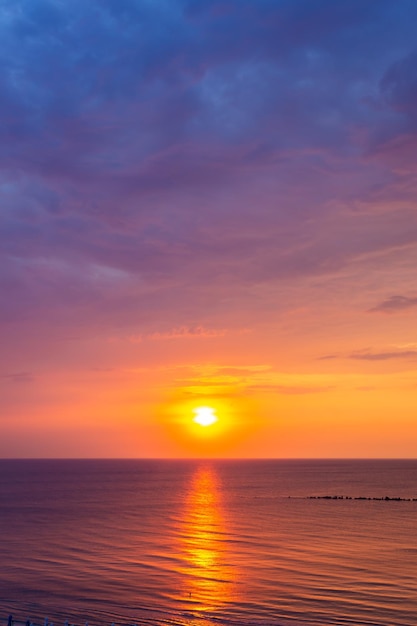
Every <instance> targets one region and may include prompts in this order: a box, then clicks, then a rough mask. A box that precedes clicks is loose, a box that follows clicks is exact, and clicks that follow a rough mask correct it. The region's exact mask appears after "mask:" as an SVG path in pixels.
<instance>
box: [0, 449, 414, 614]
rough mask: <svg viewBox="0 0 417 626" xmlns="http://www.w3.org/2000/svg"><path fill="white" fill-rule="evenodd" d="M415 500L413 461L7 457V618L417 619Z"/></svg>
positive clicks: (3, 589) (3, 593)
mask: <svg viewBox="0 0 417 626" xmlns="http://www.w3.org/2000/svg"><path fill="white" fill-rule="evenodd" d="M311 496H346V497H351V498H352V499H337V500H336V499H333V498H332V499H324V498H323V499H322V498H316V499H311ZM385 497H389V498H401V499H400V500H392V499H390V500H385V499H382V500H381V499H377V498H385ZM358 498H371V499H358ZM409 498H411V500H409ZM413 498H417V461H393V460H391V461H375V460H372V461H311V460H308V461H294V460H291V461H167V460H164V461H157V460H107V461H97V460H91V461H87V460H77V461H52V460H50V461H46V460H42V461H41V460H36V461H35V460H30V461H22V460H15V461H13V460H1V461H0V623H1V624H2V623H5V622H6V619H7V616H8V614H9V613H11V614H13V616H14V618H15V619H16V620H17V621H25V620H26V619H27V618H29V619H31V620H32V621H33V622H34V623H35V624H43V621H44V618H45V617H48V618H49V620H50V621H52V622H53V623H54V624H55V625H58V624H63V623H64V621H65V620H69V622H70V623H71V624H82V625H83V624H84V623H85V622H88V623H89V624H90V625H103V626H104V625H107V624H108V625H110V624H112V623H115V624H121V625H125V624H137V625H141V624H143V625H150V624H155V625H171V626H186V625H189V626H214V625H216V626H221V625H225V626H238V625H242V626H245V625H247V626H267V625H270V626H279V625H283V626H288V625H289V624H291V625H294V626H297V625H300V626H313V625H314V626H327V625H336V624H337V625H344V626H345V625H355V626H360V625H367V626H370V625H373V626H415V625H416V624H417V500H413Z"/></svg>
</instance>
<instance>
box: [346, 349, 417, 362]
mask: <svg viewBox="0 0 417 626" xmlns="http://www.w3.org/2000/svg"><path fill="white" fill-rule="evenodd" d="M348 358H349V359H354V360H358V361H390V360H398V359H416V358H417V350H402V351H397V352H353V353H352V354H350V355H349V357H348Z"/></svg>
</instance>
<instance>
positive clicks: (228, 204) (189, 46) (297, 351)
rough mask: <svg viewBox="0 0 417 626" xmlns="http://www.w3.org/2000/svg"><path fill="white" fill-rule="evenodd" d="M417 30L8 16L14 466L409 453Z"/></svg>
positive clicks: (2, 99)
mask: <svg viewBox="0 0 417 626" xmlns="http://www.w3.org/2000/svg"><path fill="white" fill-rule="evenodd" d="M416 24H417V2H416V1H415V0H395V1H394V0H378V1H376V0H346V1H344V2H339V1H335V0H223V1H216V0H88V1H86V0H71V1H68V0H36V2H35V1H33V0H1V1H0V29H1V31H0V41H1V48H0V50H1V57H0V58H1V61H0V63H1V74H0V129H1V130H0V132H1V138H0V159H1V161H0V162H1V179H0V195H1V200H0V206H1V227H0V239H1V242H0V255H1V265H0V281H1V306H0V324H1V327H0V333H1V336H0V341H1V343H0V345H1V350H0V456H1V457H278V458H279V457H283V458H287V457H415V456H416V451H417V209H416V207H417V204H416V203H417V38H416ZM198 407H206V408H208V409H209V410H211V411H212V413H213V414H215V415H216V417H217V422H215V423H214V424H213V425H212V426H207V427H206V426H201V425H199V424H197V423H196V422H194V421H193V418H194V417H195V414H196V413H195V411H196V410H198Z"/></svg>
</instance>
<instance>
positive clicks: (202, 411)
mask: <svg viewBox="0 0 417 626" xmlns="http://www.w3.org/2000/svg"><path fill="white" fill-rule="evenodd" d="M193 412H194V413H195V416H194V418H193V421H194V422H195V423H196V424H199V425H200V426H205V427H206V426H212V424H215V423H216V422H217V420H218V417H217V415H216V410H215V409H213V408H212V407H210V406H198V407H197V408H195V409H193Z"/></svg>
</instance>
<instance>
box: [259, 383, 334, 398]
mask: <svg viewBox="0 0 417 626" xmlns="http://www.w3.org/2000/svg"><path fill="white" fill-rule="evenodd" d="M333 389H334V387H333V386H331V385H324V386H319V385H318V386H314V387H304V386H302V385H300V386H297V385H294V386H287V385H274V384H270V385H268V384H266V385H265V384H260V385H250V386H249V387H248V391H249V392H253V393H256V394H257V393H258V392H264V393H276V394H278V395H290V396H294V395H295V396H298V395H305V394H310V393H325V392H327V391H332V390H333Z"/></svg>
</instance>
